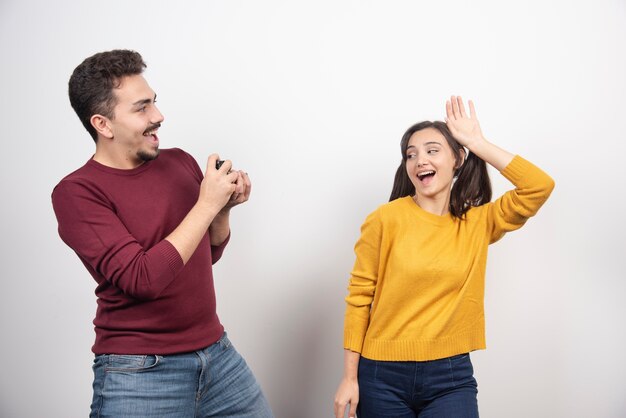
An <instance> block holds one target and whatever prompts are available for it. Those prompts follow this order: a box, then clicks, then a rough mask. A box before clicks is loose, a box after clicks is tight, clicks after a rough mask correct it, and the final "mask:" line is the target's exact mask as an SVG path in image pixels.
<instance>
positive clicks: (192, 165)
mask: <svg viewBox="0 0 626 418" xmlns="http://www.w3.org/2000/svg"><path fill="white" fill-rule="evenodd" d="M172 150H173V151H176V152H178V153H180V155H181V158H182V161H183V162H184V163H185V167H187V168H188V169H189V171H190V172H191V174H192V175H193V176H194V178H195V179H196V180H197V181H198V184H200V183H202V180H203V179H204V173H203V172H202V169H201V168H200V166H199V165H198V162H197V161H196V159H195V158H193V156H192V155H191V154H189V153H187V152H185V151H183V150H182V149H180V148H172ZM229 241H230V232H229V233H228V236H227V237H226V239H225V240H224V242H222V243H221V244H220V245H211V261H212V263H213V264H215V263H217V262H218V260H219V259H220V258H222V254H223V253H224V249H225V248H226V245H227V244H228V242H229Z"/></svg>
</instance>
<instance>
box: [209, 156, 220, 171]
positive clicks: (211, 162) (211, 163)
mask: <svg viewBox="0 0 626 418" xmlns="http://www.w3.org/2000/svg"><path fill="white" fill-rule="evenodd" d="M219 159H220V156H219V155H217V154H211V155H209V158H208V159H207V162H206V171H207V172H208V171H209V169H211V168H212V169H215V163H216V162H217V160H219Z"/></svg>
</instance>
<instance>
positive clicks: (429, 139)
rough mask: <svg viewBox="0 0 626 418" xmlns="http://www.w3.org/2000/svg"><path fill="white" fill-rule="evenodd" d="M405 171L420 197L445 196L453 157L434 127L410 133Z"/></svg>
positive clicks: (451, 175)
mask: <svg viewBox="0 0 626 418" xmlns="http://www.w3.org/2000/svg"><path fill="white" fill-rule="evenodd" d="M406 157H407V159H406V172H407V174H408V176H409V178H410V179H411V182H412V183H413V185H414V186H415V193H416V194H417V195H418V197H420V198H429V199H435V198H437V199H439V198H449V196H450V190H451V188H452V180H453V178H454V172H455V170H456V158H455V157H454V153H453V152H452V148H450V145H448V141H446V138H445V137H444V136H443V134H441V132H439V131H438V130H437V129H435V128H426V129H422V130H420V131H417V132H415V133H414V134H413V135H411V138H410V139H409V143H408V146H407V150H406Z"/></svg>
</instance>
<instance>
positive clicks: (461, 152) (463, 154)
mask: <svg viewBox="0 0 626 418" xmlns="http://www.w3.org/2000/svg"><path fill="white" fill-rule="evenodd" d="M466 157H467V152H466V151H465V148H464V147H461V149H460V150H459V160H460V161H457V163H456V167H454V168H455V170H457V171H458V170H460V169H461V167H463V164H464V163H465V159H466Z"/></svg>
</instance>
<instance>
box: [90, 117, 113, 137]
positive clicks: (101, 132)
mask: <svg viewBox="0 0 626 418" xmlns="http://www.w3.org/2000/svg"><path fill="white" fill-rule="evenodd" d="M89 122H91V126H93V128H94V129H95V130H96V132H97V133H98V136H103V137H104V138H108V139H113V130H112V129H111V124H110V123H109V118H107V117H106V116H102V115H93V116H92V117H91V118H90V119H89Z"/></svg>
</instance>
